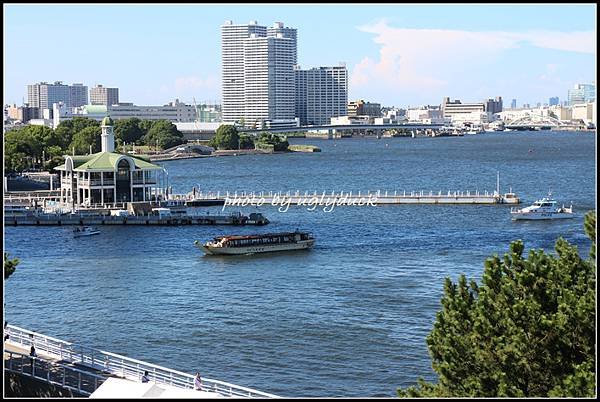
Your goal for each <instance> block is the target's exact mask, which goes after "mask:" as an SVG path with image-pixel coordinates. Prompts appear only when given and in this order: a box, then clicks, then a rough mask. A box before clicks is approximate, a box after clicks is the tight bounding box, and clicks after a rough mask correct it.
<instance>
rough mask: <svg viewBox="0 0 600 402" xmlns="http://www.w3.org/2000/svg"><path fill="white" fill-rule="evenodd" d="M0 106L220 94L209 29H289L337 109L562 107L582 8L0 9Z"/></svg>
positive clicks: (588, 53) (578, 46) (581, 58)
mask: <svg viewBox="0 0 600 402" xmlns="http://www.w3.org/2000/svg"><path fill="white" fill-rule="evenodd" d="M3 11H4V77H3V78H4V103H5V104H6V103H17V104H20V103H21V102H22V99H23V97H25V101H27V99H26V85H27V84H29V83H34V82H39V81H48V82H53V81H57V80H61V81H63V82H65V83H68V84H71V83H73V82H82V83H84V84H85V85H88V87H93V86H94V85H96V84H98V83H99V84H103V85H105V86H116V87H118V88H119V95H120V100H121V101H122V102H134V103H135V104H139V105H150V104H154V105H156V104H166V103H167V102H169V101H171V100H173V99H174V98H179V99H180V100H182V101H185V102H192V98H193V97H195V99H196V101H197V102H198V103H200V102H202V101H214V100H216V101H219V100H220V97H221V88H220V87H221V84H220V75H221V61H220V57H221V54H220V26H221V25H222V23H223V22H224V21H225V20H227V19H231V20H233V21H234V23H247V22H249V21H250V20H257V21H258V23H259V24H262V25H267V26H270V25H271V24H273V22H275V21H282V22H284V23H285V24H286V26H291V27H294V28H297V29H298V63H299V64H300V65H301V66H302V67H303V68H309V67H317V66H327V65H338V63H339V62H345V63H346V66H347V68H348V73H349V76H350V84H349V98H350V99H361V98H362V99H365V100H369V101H373V102H380V103H382V104H383V105H388V106H391V105H395V106H404V107H405V106H409V105H411V106H415V105H420V104H439V103H440V102H441V99H442V97H443V96H449V97H451V98H453V99H454V98H459V99H461V100H463V101H478V100H482V99H483V98H487V97H494V96H498V95H499V96H502V97H503V99H505V104H510V100H511V99H512V98H516V99H517V102H518V104H519V105H521V104H523V103H536V102H548V98H549V97H551V96H558V97H560V99H561V100H563V99H566V96H567V90H568V89H569V88H571V87H572V86H573V85H574V84H576V83H580V82H591V81H594V80H595V77H596V39H595V37H596V22H595V15H596V5H594V4H588V5H585V4H583V5H526V6H522V5H403V4H398V5H392V4H382V5H364V4H363V5H359V4H351V5H343V4H329V5H317V4H297V5H288V4H281V5H276V4H263V5H261V4H256V5H251V6H249V5H245V4H237V5H225V4H215V5H206V4H198V5H191V4H182V5H173V4H165V5H155V4H148V5H133V4H130V5H117V4H107V5H71V4H64V5H19V4H14V5H6V4H5V5H4V8H3Z"/></svg>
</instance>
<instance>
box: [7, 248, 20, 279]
mask: <svg viewBox="0 0 600 402" xmlns="http://www.w3.org/2000/svg"><path fill="white" fill-rule="evenodd" d="M17 265H19V259H18V258H13V259H10V258H8V253H4V279H8V277H9V276H11V275H12V274H13V273H14V272H15V269H17Z"/></svg>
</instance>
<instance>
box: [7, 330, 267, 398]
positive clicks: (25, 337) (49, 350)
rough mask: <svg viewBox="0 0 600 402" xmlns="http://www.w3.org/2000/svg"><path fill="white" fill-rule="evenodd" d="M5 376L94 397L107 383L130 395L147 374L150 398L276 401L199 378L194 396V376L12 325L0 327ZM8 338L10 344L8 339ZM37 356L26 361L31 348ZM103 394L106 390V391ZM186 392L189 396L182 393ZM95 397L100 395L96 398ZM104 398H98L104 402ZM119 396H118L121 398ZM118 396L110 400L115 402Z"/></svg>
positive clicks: (261, 394)
mask: <svg viewBox="0 0 600 402" xmlns="http://www.w3.org/2000/svg"><path fill="white" fill-rule="evenodd" d="M4 335H5V340H4V370H5V371H7V372H9V373H13V374H16V375H21V376H23V377H28V378H32V379H35V380H37V381H38V382H42V383H45V384H48V385H50V386H54V387H56V388H59V389H62V390H66V391H68V392H71V393H72V394H73V395H77V396H92V397H94V396H93V395H94V393H95V392H96V391H97V390H98V389H100V388H101V387H102V385H103V384H105V383H111V384H112V383H115V381H119V382H120V384H121V387H122V389H121V392H123V386H124V387H125V388H131V389H134V388H136V387H138V388H139V386H140V385H141V384H140V383H141V377H142V375H143V374H144V372H145V371H147V372H148V374H149V375H148V377H149V379H150V383H152V384H148V387H154V388H153V393H154V394H155V395H156V394H157V393H160V392H162V393H163V395H160V396H161V397H162V396H166V395H167V393H168V394H170V395H171V396H179V397H182V396H184V395H185V396H187V397H190V396H193V397H195V398H213V397H232V398H278V396H276V395H273V394H269V393H266V392H261V391H257V390H254V389H251V388H246V387H242V386H239V385H234V384H230V383H227V382H223V381H219V380H214V379H210V378H204V377H202V391H194V376H193V375H191V374H187V373H182V372H180V371H176V370H172V369H169V368H165V367H161V366H157V365H155V364H151V363H147V362H143V361H140V360H135V359H132V358H129V357H126V356H122V355H118V354H115V353H110V352H104V351H101V350H97V349H93V348H90V347H87V346H83V345H78V344H74V343H71V342H66V341H63V340H60V339H56V338H52V337H49V336H46V335H43V334H40V333H37V332H33V331H29V330H26V329H23V328H19V327H16V326H14V325H5V327H4ZM6 335H8V339H6ZM32 345H33V346H34V347H35V351H36V354H37V356H35V357H32V356H29V351H30V347H31V346H32ZM104 388H105V389H106V388H108V387H107V386H106V385H105V386H104ZM186 391H187V393H186ZM98 394H99V393H98ZM105 395H106V393H105V392H104V393H103V395H102V397H105ZM121 395H122V394H121ZM121 395H118V394H117V395H113V397H118V396H121Z"/></svg>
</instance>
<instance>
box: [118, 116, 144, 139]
mask: <svg viewBox="0 0 600 402" xmlns="http://www.w3.org/2000/svg"><path fill="white" fill-rule="evenodd" d="M141 122H142V121H141V120H140V119H138V118H136V117H132V118H131V119H123V120H117V121H116V122H115V127H114V131H115V138H117V139H119V140H121V141H122V142H126V143H128V144H132V143H138V142H139V141H140V140H141V139H142V137H143V136H144V135H145V134H146V132H145V131H144V130H142V129H141V128H140V123H141Z"/></svg>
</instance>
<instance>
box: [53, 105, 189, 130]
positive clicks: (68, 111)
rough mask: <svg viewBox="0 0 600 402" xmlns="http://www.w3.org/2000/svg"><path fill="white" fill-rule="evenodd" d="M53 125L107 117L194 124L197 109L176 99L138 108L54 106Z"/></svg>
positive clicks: (123, 106) (119, 106)
mask: <svg viewBox="0 0 600 402" xmlns="http://www.w3.org/2000/svg"><path fill="white" fill-rule="evenodd" d="M53 109H54V113H53V125H54V128H56V127H57V126H58V125H59V124H60V122H61V121H62V120H70V119H72V118H73V117H88V118H90V119H94V120H98V121H101V120H102V119H103V118H104V117H106V115H110V117H111V118H112V119H113V120H122V119H130V118H132V117H137V118H138V119H140V120H168V121H170V122H172V123H178V122H193V121H195V119H196V108H195V107H194V106H193V105H187V104H185V103H182V102H179V100H178V99H176V100H175V101H173V102H170V103H169V104H167V105H164V106H137V105H134V104H133V103H119V104H116V105H110V106H106V105H85V106H83V107H79V108H67V107H66V106H65V105H64V104H59V103H55V104H54V105H53Z"/></svg>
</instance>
